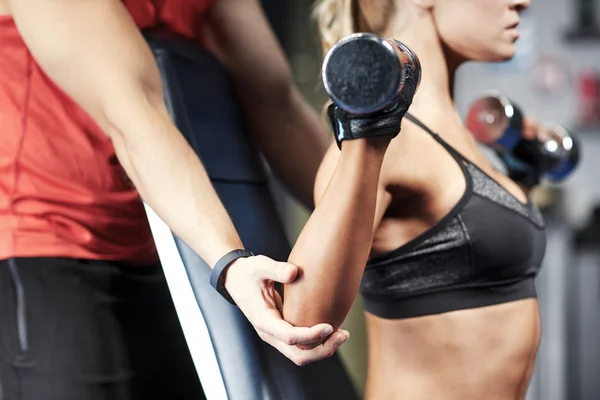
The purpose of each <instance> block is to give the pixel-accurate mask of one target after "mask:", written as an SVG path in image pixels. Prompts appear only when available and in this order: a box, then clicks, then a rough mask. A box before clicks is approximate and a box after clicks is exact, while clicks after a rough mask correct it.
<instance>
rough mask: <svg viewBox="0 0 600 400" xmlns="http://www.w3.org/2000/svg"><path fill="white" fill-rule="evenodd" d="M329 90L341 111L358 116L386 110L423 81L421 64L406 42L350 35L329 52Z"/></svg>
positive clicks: (325, 66) (326, 79)
mask: <svg viewBox="0 0 600 400" xmlns="http://www.w3.org/2000/svg"><path fill="white" fill-rule="evenodd" d="M322 78H323V85H324V87H325V91H326V92H327V94H328V95H329V97H330V98H331V100H332V101H333V103H334V104H336V105H337V106H338V107H339V108H341V109H343V110H345V111H347V112H350V113H356V114H370V113H373V112H376V111H379V110H383V109H385V108H386V107H387V106H389V105H390V104H392V103H394V102H395V101H396V100H397V99H398V98H400V96H402V95H403V93H404V94H410V98H411V99H412V95H413V94H414V92H415V91H416V89H417V87H418V86H419V83H420V81H421V64H420V63H419V59H418V58H417V56H416V55H415V54H414V53H413V52H412V50H410V49H409V48H408V47H407V46H406V45H404V44H403V43H401V42H399V41H397V40H394V39H384V38H381V37H379V36H377V35H374V34H371V33H356V34H352V35H349V36H347V37H345V38H343V39H341V40H340V41H339V42H337V43H336V44H335V45H333V46H332V48H331V49H330V50H329V52H328V53H327V55H326V56H325V60H324V62H323V69H322Z"/></svg>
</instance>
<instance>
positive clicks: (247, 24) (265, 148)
mask: <svg viewBox="0 0 600 400" xmlns="http://www.w3.org/2000/svg"><path fill="white" fill-rule="evenodd" d="M206 27H207V28H206V32H205V35H204V37H206V38H207V44H208V48H209V50H212V51H213V53H215V55H216V56H217V57H218V58H219V60H220V61H221V62H222V63H223V64H224V65H225V66H226V67H227V69H228V70H229V72H230V74H231V76H232V78H233V82H234V85H235V88H236V92H237V95H238V97H239V99H240V102H241V105H242V108H243V111H244V115H245V117H246V120H247V121H248V123H249V126H250V130H251V134H252V136H253V139H254V141H255V143H256V144H257V145H258V148H259V150H260V151H261V152H262V153H263V155H264V156H265V158H266V159H267V161H268V162H269V164H270V165H271V167H272V169H273V172H274V174H275V175H276V176H277V177H278V178H280V179H281V181H282V182H283V183H284V184H285V185H286V187H288V188H289V189H290V190H291V192H292V193H293V194H294V195H295V196H296V197H297V198H298V199H300V200H301V201H302V202H303V203H304V204H305V205H306V206H308V207H311V208H312V206H313V204H314V202H313V187H314V181H315V176H316V174H317V170H318V168H319V164H320V163H321V160H322V159H323V157H324V155H325V152H326V150H327V147H328V144H329V143H330V142H331V134H329V132H328V130H327V127H326V125H325V123H324V121H323V120H322V119H321V118H320V117H319V115H318V113H317V112H316V111H315V110H314V109H313V108H312V107H311V106H310V105H309V104H308V103H307V102H306V101H305V100H304V98H303V97H302V95H301V94H300V92H299V91H298V89H297V88H296V86H295V85H294V83H293V81H292V76H291V73H290V68H289V66H288V63H287V61H286V59H285V55H284V53H283V51H282V49H281V47H280V46H279V44H278V42H277V39H276V38H275V36H274V34H273V32H272V30H271V29H270V27H269V24H268V22H267V20H266V18H265V15H264V13H263V10H262V8H261V5H260V2H259V1H258V0H217V2H216V3H215V5H214V6H213V7H212V9H211V11H210V12H209V15H208V19H207V25H206Z"/></svg>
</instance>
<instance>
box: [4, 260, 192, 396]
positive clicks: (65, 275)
mask: <svg viewBox="0 0 600 400" xmlns="http://www.w3.org/2000/svg"><path fill="white" fill-rule="evenodd" d="M0 399H2V400H154V399H156V400H164V399H194V400H202V399H204V395H203V393H202V387H201V386H200V382H199V380H198V377H197V375H196V370H195V368H194V365H193V363H192V360H191V357H190V354H189V351H188V348H187V344H186V342H185V339H184V337H183V332H182V331H181V327H180V325H179V320H178V318H177V314H176V313H175V309H174V306H173V302H172V300H171V296H170V294H169V290H168V287H167V284H166V282H165V278H164V275H163V273H162V268H161V267H160V265H155V266H148V267H131V266H124V265H120V264H117V263H111V262H105V261H86V260H74V259H63V258H18V259H9V260H3V261H0Z"/></svg>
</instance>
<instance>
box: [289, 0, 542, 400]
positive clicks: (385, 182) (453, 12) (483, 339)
mask: <svg viewBox="0 0 600 400" xmlns="http://www.w3.org/2000/svg"><path fill="white" fill-rule="evenodd" d="M395 4H396V6H397V7H398V9H399V13H398V14H399V16H393V17H391V20H390V23H389V24H388V25H387V28H386V30H385V31H383V32H376V33H378V34H380V35H382V36H384V37H393V38H396V39H398V40H400V41H402V42H404V43H406V44H407V45H408V46H409V47H410V48H411V49H412V50H414V51H415V53H416V54H417V55H418V56H419V58H420V61H421V65H422V68H423V75H422V80H421V86H420V87H419V90H418V91H417V94H416V96H415V98H414V101H413V104H412V106H411V108H410V110H409V112H410V113H412V114H413V115H414V116H416V117H417V118H418V119H420V120H421V121H422V122H424V123H425V124H426V125H427V126H428V127H429V128H430V129H432V130H433V131H434V132H436V133H437V134H439V135H440V136H441V137H442V139H443V140H445V141H446V142H447V143H449V144H450V145H451V146H453V147H454V148H455V149H456V150H458V151H459V152H461V153H462V154H463V155H464V156H465V157H466V158H468V159H469V160H470V161H471V162H473V163H474V164H476V165H477V166H479V167H480V168H481V169H482V170H483V171H485V172H486V173H487V174H488V175H490V176H491V177H492V178H493V179H495V180H496V181H497V182H498V183H499V184H500V185H501V186H503V187H504V188H505V189H506V190H507V191H508V192H509V193H510V194H511V195H512V196H514V197H515V198H516V199H518V200H519V201H520V202H522V203H525V202H526V201H527V195H528V193H527V192H528V190H529V188H523V187H521V186H519V185H518V184H517V183H515V182H513V181H512V180H511V179H509V178H508V177H506V176H505V175H503V174H501V173H500V172H499V171H497V170H495V169H494V168H493V167H492V165H491V164H490V163H489V162H488V160H487V159H486V158H485V156H484V154H483V153H482V152H481V151H480V149H479V147H478V145H477V143H476V141H475V140H474V138H473V137H472V135H471V134H470V133H469V132H468V130H467V129H466V128H465V127H464V125H463V123H462V120H461V117H460V115H459V113H458V111H457V110H456V105H455V103H454V99H453V98H452V88H453V82H454V74H455V72H456V69H457V67H458V66H459V65H460V64H461V63H462V62H464V61H467V60H478V61H499V60H502V59H509V58H510V57H512V55H513V54H514V42H515V40H516V37H515V35H514V30H513V31H511V30H509V29H508V28H506V27H510V26H512V25H513V24H514V23H515V21H518V12H519V11H520V10H522V9H523V8H525V7H527V5H528V1H523V2H521V4H517V5H515V2H512V1H508V0H491V1H489V2H485V3H481V2H474V1H472V0H452V1H450V0H420V1H417V0H398V1H396V2H395ZM468 11H471V12H472V14H473V15H475V16H474V17H469V18H471V20H469V21H462V22H461V21H458V19H457V18H454V17H455V16H457V15H461V14H462V15H467V14H466V13H467V12H468ZM372 20H377V19H376V18H374V17H373V19H372ZM401 20H402V22H400V21H401ZM457 21H458V22H457ZM442 31H443V32H444V33H443V35H445V37H444V38H442V37H440V35H442V34H441V33H440V32H442ZM465 31H466V32H465ZM472 31H474V32H483V33H482V34H481V35H480V36H482V37H477V40H473V37H474V36H473V35H472V33H473V32H472ZM486 35H487V36H486ZM450 45H452V46H454V48H453V49H449V46H450ZM536 125H537V124H536V122H535V121H534V120H529V121H528V123H527V126H526V129H525V132H524V136H525V137H528V138H531V137H532V136H534V134H535V126H536ZM338 157H339V151H338V150H337V148H335V147H334V146H332V147H330V149H329V151H328V152H327V154H326V157H325V160H324V161H323V163H322V165H321V169H320V170H319V174H318V176H317V182H316V189H315V197H316V198H317V199H319V198H320V196H321V194H322V193H323V189H324V188H325V187H326V184H327V182H328V180H329V177H330V176H331V174H332V173H333V169H334V168H335V165H336V164H337V158H338ZM465 188H466V182H465V177H464V175H463V173H462V171H461V169H460V166H459V165H458V164H457V162H456V161H455V160H454V158H453V157H452V156H451V155H450V154H449V153H448V152H447V151H446V150H445V149H444V148H443V147H442V146H440V144H438V143H437V142H436V141H435V140H434V139H433V138H432V137H431V136H430V135H428V134H427V133H426V132H424V131H423V130H422V129H421V128H419V127H417V126H416V125H414V124H413V123H411V122H410V121H407V120H406V119H405V120H404V121H403V124H402V130H401V132H400V134H399V135H398V137H397V138H396V139H394V140H393V141H392V142H391V143H390V145H389V147H388V149H387V152H386V154H385V159H384V162H383V166H382V172H381V176H380V180H379V190H380V193H379V196H378V197H379V198H381V199H383V201H381V202H379V203H378V204H377V211H376V213H375V224H374V235H373V243H372V248H371V255H372V256H374V255H379V254H382V253H386V252H389V251H391V250H394V249H397V248H399V247H401V246H402V245H404V244H405V243H407V242H409V241H410V240H412V239H414V238H415V237H417V236H418V235H419V234H421V233H423V232H425V231H427V230H429V229H431V228H432V226H434V225H435V224H436V223H437V222H438V221H440V220H441V219H442V218H443V217H444V216H445V215H447V214H448V212H449V211H450V210H451V209H452V208H453V207H454V206H455V205H456V204H457V202H458V201H459V199H460V198H461V197H462V195H463V194H464V192H465ZM484 217H485V216H482V218H484ZM303 284H304V285H307V286H308V283H304V282H303V281H299V282H297V283H295V284H293V285H288V286H290V287H291V286H301V285H303ZM298 291H300V289H298ZM310 321H311V320H310V319H308V320H303V322H307V323H309V322H310ZM367 331H368V337H369V373H368V379H367V391H366V399H367V400H371V399H372V400H386V399H407V400H438V399H444V400H453V399H460V400H464V399H498V400H500V399H501V400H517V399H523V398H524V396H525V393H526V390H527V387H528V384H529V380H530V378H531V374H532V371H533V367H534V362H535V356H536V352H537V348H538V345H539V340H540V318H539V310H538V304H537V300H536V299H533V298H530V299H523V300H519V301H514V302H510V303H506V304H499V305H494V306H489V307H481V308H476V309H469V310H460V311H454V312H448V313H443V314H438V315H430V316H423V317H417V318H409V319H395V320H394V319H383V318H379V317H377V316H374V315H371V314H369V313H367Z"/></svg>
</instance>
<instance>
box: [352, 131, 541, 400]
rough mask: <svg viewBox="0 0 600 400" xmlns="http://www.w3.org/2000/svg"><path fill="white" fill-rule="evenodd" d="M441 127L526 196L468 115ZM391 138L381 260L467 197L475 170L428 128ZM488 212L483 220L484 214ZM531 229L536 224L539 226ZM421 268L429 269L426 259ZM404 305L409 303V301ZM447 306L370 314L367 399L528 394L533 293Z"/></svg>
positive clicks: (533, 346) (507, 186) (535, 318)
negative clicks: (482, 144)
mask: <svg viewBox="0 0 600 400" xmlns="http://www.w3.org/2000/svg"><path fill="white" fill-rule="evenodd" d="M435 130H436V129H434V131H435ZM437 133H439V134H440V135H441V137H442V138H443V139H444V140H445V141H446V142H447V143H448V144H450V145H451V146H452V147H453V148H454V149H456V150H457V151H458V152H460V153H461V154H462V155H464V156H465V157H466V158H467V159H469V160H470V161H471V162H472V163H473V164H475V165H476V167H475V170H474V171H476V170H477V169H480V170H481V171H482V172H483V173H484V174H487V175H488V176H489V178H491V179H493V180H494V181H496V183H497V184H499V185H500V186H501V187H500V188H497V189H498V190H500V191H501V190H506V193H507V194H508V195H509V196H512V197H514V199H515V200H518V202H519V203H523V204H525V203H527V196H526V195H525V193H524V192H523V191H522V190H520V188H519V187H518V186H517V185H516V184H515V183H514V182H512V181H510V179H509V178H507V177H506V176H504V175H502V174H501V173H499V172H497V171H496V170H494V169H493V168H492V167H491V165H490V164H489V163H488V162H487V161H486V159H485V157H484V156H483V154H482V153H481V152H480V150H479V149H478V147H477V144H476V143H475V142H474V140H473V139H472V137H470V135H469V134H468V133H467V132H466V131H465V130H464V128H463V127H462V125H461V124H460V123H457V124H455V126H454V127H452V126H451V125H450V124H445V125H444V128H443V131H442V130H441V129H440V130H438V131H437ZM392 143H393V144H392V145H391V146H390V149H389V150H388V153H387V154H386V161H385V163H384V172H383V175H385V176H387V178H386V179H385V180H386V182H387V183H388V185H387V186H388V190H389V191H391V192H392V201H391V204H390V205H389V207H388V211H387V212H386V214H385V216H384V218H383V220H382V222H381V224H380V226H379V227H378V229H377V230H376V233H375V238H374V246H373V254H372V256H373V257H374V258H375V259H377V257H382V256H383V257H385V255H386V254H390V252H393V251H397V250H402V248H403V245H405V244H406V243H408V242H414V241H415V238H418V237H421V236H425V235H426V234H427V233H428V232H429V231H430V230H431V229H432V227H434V226H435V227H437V226H438V225H439V223H440V221H443V220H444V219H446V218H447V216H448V215H449V213H450V212H451V211H452V210H454V209H455V208H456V206H457V205H458V204H460V202H461V201H463V200H464V197H468V196H465V193H466V192H468V190H469V182H468V181H466V179H465V178H467V179H469V177H468V176H466V175H465V173H464V171H463V169H462V168H461V166H460V164H459V163H458V162H457V160H456V159H455V158H454V157H453V156H452V155H451V154H450V153H449V152H448V150H447V149H445V148H444V147H443V146H441V145H440V143H438V142H436V141H435V140H434V139H433V138H432V137H431V136H430V135H429V134H427V133H426V132H424V131H423V130H422V129H421V128H419V127H417V126H416V125H414V124H413V123H411V122H403V127H402V132H401V134H400V135H399V136H398V137H397V138H396V139H394V141H393V142H392ZM390 150H391V151H390ZM467 206H468V204H467ZM481 218H482V219H485V218H486V215H481ZM488 218H489V216H488ZM519 218H520V217H519ZM523 221H524V219H523ZM523 223H525V222H523ZM498 229H500V228H498ZM504 229H506V228H504ZM527 229H530V228H527ZM531 229H532V231H536V229H538V227H534V228H531ZM514 233H515V232H510V231H504V232H501V231H498V232H496V234H497V235H496V237H498V236H499V235H498V234H502V235H504V236H505V237H507V238H510V235H512V234H514ZM475 239H476V238H475ZM443 240H445V239H443ZM450 241H451V240H450ZM411 245H412V243H411ZM509 250H510V249H509ZM539 252H540V250H539V249H538V253H539ZM433 261H435V260H431V262H432V263H433ZM421 263H422V264H428V262H427V258H426V257H423V258H422V259H421ZM434 264H435V263H434ZM419 267H422V268H423V269H425V268H427V265H422V266H419ZM367 268H368V267H367ZM439 268H440V270H441V271H442V272H443V269H444V268H446V270H447V271H448V270H450V269H451V265H440V266H439ZM449 272H452V271H449ZM497 272H498V271H497ZM367 273H368V272H366V274H367ZM403 273H406V272H405V271H400V270H397V271H396V272H394V271H392V272H389V273H387V272H383V274H382V275H381V276H382V277H384V278H385V279H395V277H394V274H398V276H401V275H402V274H403ZM427 273H428V272H425V271H424V272H423V275H422V276H421V277H420V278H422V280H423V282H425V283H424V285H425V286H434V285H435V284H434V283H432V282H431V281H428V280H427V279H430V278H431V276H427ZM471 273H472V272H471ZM398 276H396V277H398ZM399 279H400V278H399ZM364 284H365V281H363V286H364ZM363 289H364V287H363ZM402 290H404V289H402ZM402 290H400V292H402ZM449 293H450V294H449V296H447V297H446V301H448V300H450V301H453V300H454V299H453V294H452V292H449ZM363 295H364V293H363ZM411 296H412V295H411ZM411 296H408V297H409V298H411ZM414 297H418V295H415V296H414ZM427 297H428V295H427V294H425V295H423V298H425V299H426V298H427ZM366 301H367V299H366V297H365V302H366ZM399 306H400V307H402V303H399ZM442 307H446V306H445V305H443V306H442ZM448 309H449V310H450V311H449V312H442V313H432V314H430V315H426V313H424V315H422V316H421V315H414V316H409V317H402V318H389V317H385V318H383V317H381V316H377V315H374V314H370V313H367V327H368V333H369V334H368V337H369V376H368V384H367V387H368V388H367V399H377V400H379V399H404V398H406V399H411V400H412V399H415V400H416V399H438V398H443V399H445V400H446V399H475V398H477V399H479V398H486V399H519V398H522V397H523V396H524V391H525V390H526V387H527V383H528V381H529V377H530V375H531V372H532V369H533V362H534V359H535V353H536V350H537V346H538V342H539V335H540V321H539V314H538V309H537V301H536V300H535V298H532V297H530V298H523V299H520V298H519V299H518V300H516V301H510V302H502V303H499V304H493V305H488V306H483V307H472V308H466V309H459V308H458V307H457V309H456V310H452V306H449V307H448ZM417 310H418V308H417Z"/></svg>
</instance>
